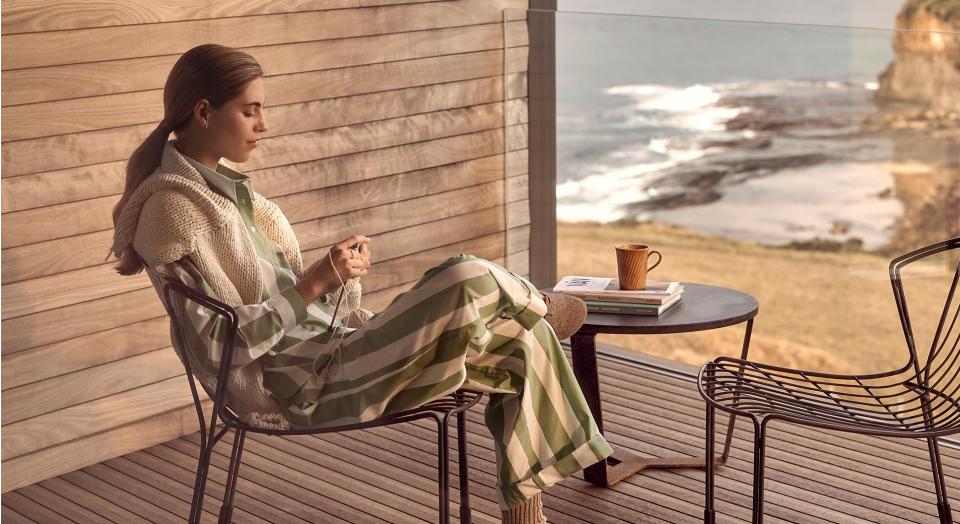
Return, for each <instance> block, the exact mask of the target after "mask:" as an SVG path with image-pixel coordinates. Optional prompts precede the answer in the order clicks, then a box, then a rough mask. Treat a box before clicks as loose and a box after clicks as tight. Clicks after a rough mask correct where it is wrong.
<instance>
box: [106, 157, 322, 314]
mask: <svg viewBox="0 0 960 524" xmlns="http://www.w3.org/2000/svg"><path fill="white" fill-rule="evenodd" d="M251 193H252V198H253V211H254V221H255V222H256V225H257V227H259V228H260V229H261V231H263V233H264V234H265V235H266V236H267V238H269V239H270V240H273V241H274V242H276V243H277V245H279V246H280V247H281V248H282V249H283V252H284V255H286V257H287V261H288V262H289V263H290V267H291V268H292V269H293V272H294V273H295V274H296V275H297V279H298V280H299V279H301V278H303V260H302V258H301V255H300V245H299V244H298V242H297V237H296V235H295V234H294V232H293V228H292V227H290V222H289V221H287V218H286V217H285V216H284V214H283V212H282V211H281V210H280V208H279V207H278V206H277V205H276V204H274V203H273V202H270V201H269V200H267V199H266V198H265V197H263V196H262V195H260V194H259V193H257V192H256V191H252V190H251ZM130 244H132V245H133V248H134V250H136V252H137V254H139V255H140V257H141V258H142V259H143V260H144V262H146V264H147V265H148V266H149V267H151V268H152V269H154V270H155V271H157V273H159V274H160V275H161V276H165V277H172V275H169V274H167V273H166V269H167V268H166V265H167V264H169V263H171V262H176V261H177V260H180V259H181V258H183V257H184V256H187V255H189V256H190V258H191V260H192V261H193V262H194V263H195V264H196V265H197V269H198V270H199V271H200V274H201V275H203V278H204V279H205V280H206V281H207V283H209V284H210V287H211V288H213V290H214V292H216V294H217V296H218V297H219V298H220V300H221V301H222V302H224V303H226V304H228V305H230V306H233V307H236V306H239V305H241V304H254V303H259V302H261V298H262V297H261V293H262V288H263V281H262V278H261V275H260V266H259V263H258V262H257V256H256V250H255V248H254V246H253V241H252V240H251V239H250V235H249V233H248V232H247V231H246V226H245V225H244V223H243V218H242V217H241V216H240V211H239V210H238V209H237V208H236V205H235V204H234V203H233V202H232V201H230V199H228V198H227V197H225V196H221V195H219V194H217V193H215V192H214V191H213V190H211V189H210V188H209V187H208V186H207V183H206V181H205V180H204V178H203V176H202V175H201V174H200V173H199V172H198V171H197V170H196V169H195V168H194V167H193V166H191V165H190V163H189V162H187V160H186V159H185V158H184V157H183V155H182V154H181V153H180V152H179V151H177V149H176V148H175V147H174V146H173V142H172V141H170V142H167V144H166V145H165V146H164V149H163V156H162V158H161V160H160V166H159V167H158V168H157V169H156V170H155V171H154V172H153V173H152V174H151V175H150V176H149V177H147V179H146V180H144V181H143V182H142V183H141V184H140V186H139V187H138V188H137V189H136V190H135V191H134V192H133V194H132V195H131V196H130V199H129V200H128V201H127V203H126V205H125V206H124V208H123V209H122V210H121V212H120V216H119V220H118V222H117V226H116V230H115V231H114V240H113V248H112V249H113V253H114V255H116V256H117V257H119V256H120V254H121V253H122V250H123V249H124V248H125V247H126V246H128V245H130Z"/></svg>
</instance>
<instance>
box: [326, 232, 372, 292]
mask: <svg viewBox="0 0 960 524" xmlns="http://www.w3.org/2000/svg"><path fill="white" fill-rule="evenodd" d="M369 242H370V239H369V238H367V237H365V236H363V235H353V236H351V237H350V238H347V239H344V240H342V241H340V242H337V243H336V244H334V245H333V247H331V248H330V252H329V253H328V255H327V257H326V258H328V259H329V261H328V263H327V266H326V267H327V269H328V270H329V278H330V286H331V288H330V289H328V290H326V291H325V292H329V291H333V290H335V289H337V288H339V287H340V285H341V283H342V282H346V281H347V280H350V279H351V278H354V277H362V276H364V275H366V274H367V270H368V269H369V267H370V262H369V261H368V260H367V259H366V258H365V257H362V256H360V251H361V246H363V245H365V244H368V243H369ZM351 248H355V249H356V250H355V251H354V250H353V249H351ZM363 250H365V248H363ZM331 266H332V269H331ZM321 267H323V266H321ZM334 270H335V271H336V273H334V272H333V271H334ZM338 276H339V278H338Z"/></svg>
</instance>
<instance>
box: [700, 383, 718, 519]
mask: <svg viewBox="0 0 960 524" xmlns="http://www.w3.org/2000/svg"><path fill="white" fill-rule="evenodd" d="M715 417H716V408H715V407H713V404H710V403H709V402H707V456H706V466H707V471H706V476H707V478H706V486H705V487H704V494H705V495H706V502H705V504H704V510H703V524H714V523H715V522H716V513H715V512H714V510H713V469H714V461H713V451H714V446H715V435H714V433H715V431H714V419H715Z"/></svg>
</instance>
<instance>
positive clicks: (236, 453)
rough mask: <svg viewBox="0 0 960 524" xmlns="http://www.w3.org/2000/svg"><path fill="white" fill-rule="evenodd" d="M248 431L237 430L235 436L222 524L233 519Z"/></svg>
mask: <svg viewBox="0 0 960 524" xmlns="http://www.w3.org/2000/svg"><path fill="white" fill-rule="evenodd" d="M246 436H247V432H246V431H241V430H237V431H236V434H235V435H234V437H233V451H231V452H230V469H229V470H228V471H227V482H226V485H225V486H224V488H223V505H222V506H220V518H219V523H220V524H229V523H230V521H231V520H232V519H233V495H234V493H236V491H237V476H238V474H239V473H240V459H241V456H242V455H243V441H244V439H245V438H246Z"/></svg>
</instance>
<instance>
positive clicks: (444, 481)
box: [434, 413, 450, 524]
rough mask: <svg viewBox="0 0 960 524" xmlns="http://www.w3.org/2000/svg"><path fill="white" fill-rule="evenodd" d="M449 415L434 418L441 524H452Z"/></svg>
mask: <svg viewBox="0 0 960 524" xmlns="http://www.w3.org/2000/svg"><path fill="white" fill-rule="evenodd" d="M448 415H449V413H448V414H447V415H444V416H442V417H440V416H436V415H435V416H434V418H435V419H436V420H437V469H439V472H438V477H439V478H438V479H437V480H438V484H439V486H438V489H437V491H438V493H439V499H440V500H439V502H440V520H439V522H440V523H441V524H449V522H450V456H449V455H450V454H449V450H448V446H449V442H448V438H447V416H448Z"/></svg>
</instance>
